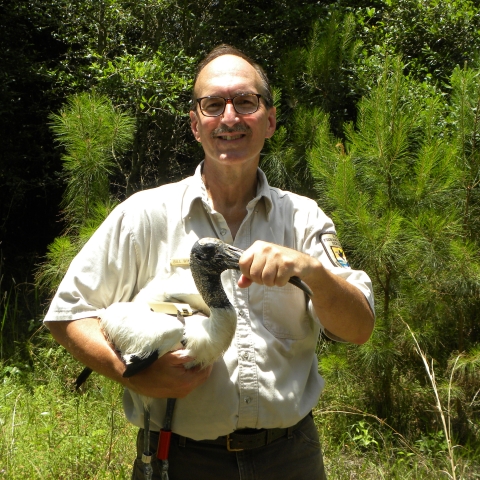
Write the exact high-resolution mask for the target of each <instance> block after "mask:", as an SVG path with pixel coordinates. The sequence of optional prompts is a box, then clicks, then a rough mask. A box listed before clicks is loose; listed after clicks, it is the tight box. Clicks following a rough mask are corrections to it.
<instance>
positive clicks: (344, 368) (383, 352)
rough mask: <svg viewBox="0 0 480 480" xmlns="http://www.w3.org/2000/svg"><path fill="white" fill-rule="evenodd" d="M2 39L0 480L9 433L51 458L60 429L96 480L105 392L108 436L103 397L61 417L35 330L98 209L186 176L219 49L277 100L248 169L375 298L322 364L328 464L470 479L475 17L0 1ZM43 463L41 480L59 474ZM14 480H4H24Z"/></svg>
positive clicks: (477, 332) (64, 376)
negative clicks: (354, 339) (194, 106)
mask: <svg viewBox="0 0 480 480" xmlns="http://www.w3.org/2000/svg"><path fill="white" fill-rule="evenodd" d="M365 3H368V5H366V4H365ZM0 19H1V20H0V28H1V30H0V33H1V35H0V46H1V48H0V60H1V61H2V63H1V64H2V71H1V72H0V75H1V78H2V80H3V81H2V83H1V86H0V92H1V94H0V111H1V113H2V114H1V115H0V124H1V125H0V131H2V136H3V138H4V141H3V144H2V147H3V148H2V151H1V164H0V179H1V186H2V188H1V189H0V202H1V206H0V217H1V218H0V239H1V243H0V289H1V291H0V293H1V297H0V308H1V310H0V313H1V316H0V333H1V338H0V362H1V363H0V378H1V379H3V386H2V387H1V389H0V399H1V400H0V429H1V430H2V439H4V440H3V443H0V458H3V457H4V455H5V458H8V462H7V463H5V464H0V477H1V476H2V474H3V473H5V474H6V475H10V476H11V478H16V477H14V475H13V473H12V471H11V470H9V469H11V468H13V465H15V466H16V467H19V463H18V461H19V460H18V457H16V452H17V450H16V449H15V448H13V445H14V443H15V442H17V443H18V442H19V440H18V438H19V437H17V436H15V435H14V432H15V428H16V427H15V425H16V423H15V422H16V421H15V415H18V414H20V412H21V414H22V415H23V416H24V417H25V419H24V420H22V422H24V423H25V424H26V425H31V426H33V427H34V428H33V429H31V431H35V432H37V435H38V436H40V437H42V436H45V435H47V436H48V438H49V443H48V444H49V445H50V447H51V448H54V447H55V446H57V445H59V443H60V440H58V439H57V440H55V435H67V436H69V435H73V434H72V433H71V432H70V430H68V428H77V433H76V434H75V435H77V434H78V435H79V437H78V438H80V437H81V438H82V439H81V440H79V442H80V444H81V445H80V446H79V447H78V449H79V452H83V453H81V455H87V453H88V452H90V453H88V455H90V456H89V457H88V461H89V462H92V472H93V471H94V470H95V468H97V467H99V463H98V461H99V460H94V457H95V455H96V454H98V451H97V450H95V449H93V447H92V446H91V444H90V443H89V442H90V440H91V439H90V440H89V441H87V440H86V439H85V438H86V437H84V436H83V433H82V434H81V435H80V433H79V428H80V427H79V426H81V425H83V424H84V422H85V420H83V419H82V417H81V415H80V413H79V412H80V410H81V408H84V407H83V406H84V405H85V404H84V403H83V402H88V401H92V402H93V404H97V402H98V404H99V405H100V404H102V401H103V396H104V393H103V392H104V391H107V392H110V393H108V395H107V394H106V398H107V397H108V398H107V407H105V405H104V406H103V407H102V411H103V412H104V416H108V415H109V416H108V418H113V416H114V414H113V413H108V414H107V413H105V411H109V412H113V407H111V408H110V407H109V406H108V405H115V408H117V407H116V405H117V404H116V403H115V402H116V401H117V400H115V398H117V397H115V395H118V392H117V393H116V394H115V393H114V394H113V395H112V396H110V394H111V392H112V391H113V392H115V390H114V388H113V387H112V386H111V385H110V386H109V383H108V382H106V381H104V380H100V379H98V380H97V382H98V383H97V384H95V389H94V392H92V393H91V394H89V395H90V396H91V397H92V398H90V396H87V397H85V398H84V397H82V399H81V400H79V399H75V398H74V397H73V396H72V394H71V392H70V391H69V390H68V389H65V388H64V387H62V386H61V384H59V381H58V379H59V378H60V379H61V380H62V381H65V382H66V381H70V380H71V378H72V377H73V375H75V368H80V367H79V366H78V365H77V364H76V363H74V362H71V361H69V360H67V358H68V357H66V356H65V355H64V353H62V350H61V349H59V348H58V347H55V346H54V344H52V343H51V342H50V340H49V339H48V336H47V335H46V334H45V332H44V331H42V329H41V327H40V320H41V318H42V313H43V311H44V308H45V306H46V305H47V304H48V299H49V296H50V295H51V292H52V290H53V289H54V288H55V286H56V285H57V284H58V281H59V279H60V278H61V276H62V274H63V272H64V271H65V268H66V267H67V266H68V263H69V261H70V260H71V258H72V256H73V255H74V254H75V252H76V251H78V249H79V248H80V247H81V245H82V244H83V242H84V241H85V240H86V239H87V238H88V237H89V235H90V234H91V233H92V231H93V230H94V229H95V228H96V226H97V225H98V224H99V222H101V221H102V219H103V218H104V217H105V215H106V214H107V213H108V212H109V211H110V209H111V208H112V206H113V205H115V203H117V202H118V201H121V200H122V199H124V198H126V197H127V196H129V195H130V194H132V193H133V192H135V191H137V190H139V189H143V188H148V187H151V186H153V185H159V184H162V183H165V182H168V181H172V180H175V179H179V178H182V177H184V176H186V175H189V174H190V173H191V172H192V171H193V169H194V167H195V166H196V164H197V163H198V161H199V160H200V159H201V153H202V152H201V149H200V148H199V147H198V146H197V145H196V144H195V142H193V138H192V136H191V134H190V132H189V126H188V115H187V113H188V108H189V98H190V92H191V82H192V76H193V72H194V69H195V64H196V62H197V61H198V59H199V58H201V57H202V56H203V55H204V54H205V53H206V52H207V51H209V50H210V49H211V48H212V47H213V46H215V45H217V44H219V43H222V42H227V43H231V44H233V45H235V46H238V47H239V48H241V49H243V50H245V51H246V52H247V53H249V54H250V55H251V56H252V57H253V58H255V59H257V60H258V61H259V62H260V63H261V64H262V65H264V66H265V68H266V69H267V72H268V75H269V77H270V80H271V82H272V84H273V86H274V88H275V102H276V105H277V109H278V118H279V127H278V130H277V132H276V134H275V135H274V137H273V138H272V139H271V140H270V141H269V142H268V144H267V145H266V148H265V152H264V156H263V157H262V168H263V169H264V170H265V171H266V173H267V175H268V176H269V178H270V180H271V182H272V183H273V184H275V185H277V186H280V187H282V188H287V189H290V190H294V191H297V192H300V193H302V194H305V195H308V196H311V197H312V198H315V199H317V200H318V202H319V204H320V205H321V207H322V208H323V209H324V210H325V211H326V212H327V213H328V214H329V215H331V216H332V218H333V219H334V221H335V223H336V225H337V229H338V232H339V234H340V238H341V240H342V243H343V245H344V247H345V249H346V251H347V256H348V258H349V261H350V263H351V264H352V265H353V266H354V267H355V268H362V269H364V270H366V271H367V272H368V273H369V275H370V276H371V278H372V280H373V282H374V287H375V295H376V310H377V326H376V330H375V333H374V335H373V337H372V339H371V340H370V341H369V342H368V343H367V344H366V345H364V346H362V347H355V346H351V345H344V344H335V343H332V342H329V341H327V340H325V339H323V340H322V341H321V342H320V344H319V365H320V367H319V368H320V370H321V372H322V374H323V375H324V376H325V377H326V379H327V389H326V391H325V394H324V395H323V397H322V399H321V400H320V403H319V406H318V410H317V417H316V418H317V420H318V422H319V428H320V430H321V432H322V437H323V440H324V443H325V449H326V454H327V462H328V455H329V454H330V455H332V456H335V457H336V458H347V460H345V462H346V463H348V462H350V461H351V464H350V466H346V465H343V467H342V468H343V470H345V471H348V469H351V470H352V471H355V472H356V474H358V475H359V476H360V477H359V478H385V477H386V478H439V476H440V475H445V478H447V477H450V478H478V477H475V472H478V471H479V470H480V467H479V465H478V457H479V451H480V412H479V406H480V321H479V313H478V312H479V311H480V310H479V307H480V289H479V286H480V254H479V241H480V220H479V219H480V211H479V209H480V147H479V140H480V122H479V120H480V117H479V107H478V106H479V104H480V70H479V68H478V67H479V65H478V63H477V58H476V57H475V55H476V52H478V51H479V47H480V6H479V5H478V2H474V1H460V0H452V1H449V2H439V1H436V0H377V1H372V2H358V1H354V0H351V1H347V0H345V1H341V0H338V1H336V2H334V1H331V2H322V4H319V3H318V2H316V1H302V2H300V1H296V2H287V1H283V0H282V1H278V2H268V3H266V2H260V1H248V0H247V1H243V2H239V1H238V0H198V1H197V2H189V1H186V0H185V1H183V0H143V1H137V2H130V1H120V0H102V1H93V0H74V1H66V0H50V1H49V2H46V1H44V0H28V1H24V2H16V1H14V0H4V1H3V3H2V4H1V5H0ZM47 245H48V248H47ZM47 387H48V388H47ZM112 389H113V390H112ZM52 391H54V392H56V395H57V396H58V398H59V401H60V402H61V403H62V402H63V403H62V404H65V405H67V407H68V408H66V409H65V412H73V411H74V410H75V408H76V412H77V413H76V414H74V413H64V414H61V415H60V413H59V412H58V411H57V410H55V409H53V407H52V410H47V409H45V411H48V412H50V413H49V414H45V415H44V416H43V417H41V422H40V420H39V418H40V417H38V415H40V413H41V412H40V413H39V412H38V411H37V410H38V409H43V408H46V407H42V406H41V405H42V401H45V402H49V403H50V404H51V403H52V402H53V400H52V398H49V397H48V395H46V392H47V393H48V392H50V393H51V392H52ZM75 405H76V407H75V408H74V406H75ZM79 405H83V406H82V407H81V408H80V407H79ZM102 405H103V404H102ZM21 406H23V408H24V409H26V410H20V407H21ZM85 408H86V407H85ZM109 408H110V410H108V409H109ZM42 411H43V410H42ZM52 416H53V417H55V419H56V420H55V422H57V423H55V422H50V421H49V420H48V419H50V418H51V417H52ZM59 419H61V420H59ZM99 421H100V420H99ZM39 422H40V423H39ZM42 422H43V423H42ZM69 422H70V423H71V425H70V426H69V427H68V428H67V427H66V425H67V424H69ZM112 422H113V420H112ZM59 423H60V424H59ZM41 425H43V427H42V426H41ZM75 425H76V427H75ZM111 425H113V423H112V424H111ZM105 428H106V427H105V426H101V427H98V431H102V432H103V433H106V431H107V430H108V429H107V430H105ZM118 428H119V429H120V431H123V429H125V428H128V427H126V426H125V425H124V424H121V425H120V426H119V427H118ZM113 431H114V428H113V426H112V428H111V430H110V437H109V438H110V439H112V438H113V433H112V432H113ZM69 432H70V433H69ZM7 433H8V434H7ZM84 433H85V432H84ZM99 435H100V434H99ZM85 436H88V435H87V433H85ZM29 438H30V437H29ZM62 438H63V437H62ZM75 438H77V437H75ZM109 441H110V443H109V444H108V445H107V446H106V447H105V449H106V451H108V455H107V456H108V461H105V457H102V458H103V460H102V461H104V463H103V464H102V465H103V466H102V467H101V468H103V469H104V470H102V472H106V473H105V475H111V476H112V477H115V476H116V475H122V472H124V471H125V470H124V469H125V468H128V467H126V466H125V465H126V464H124V463H121V462H120V464H121V467H118V465H117V464H116V463H115V462H113V461H112V460H111V458H113V457H111V455H113V454H112V448H113V447H112V444H113V443H115V442H114V441H113V440H109ZM35 442H40V440H39V438H38V437H32V439H31V443H29V448H33V447H32V444H35ZM55 442H56V443H55ZM82 442H83V443H82ZM112 442H113V443H112ZM82 445H83V447H85V449H86V450H85V449H83V447H82ZM89 445H90V446H89ZM454 445H460V446H461V448H456V449H453V448H452V447H453V446H454ZM26 448H27V447H25V449H26ZM88 448H90V450H88ZM92 449H93V450H92ZM21 451H22V449H21V448H19V449H18V454H19V455H20V452H21ZM85 452H87V453H85ZM92 452H93V453H92ZM94 454H95V455H94ZM365 454H367V455H366V457H365V458H364V457H362V456H363V455H365ZM65 455H66V458H69V459H70V460H71V462H72V463H68V462H67V463H68V465H70V466H71V465H73V464H75V462H78V461H79V460H78V459H79V457H78V456H77V457H75V455H74V453H73V452H67V453H66V454H65ZM72 455H73V457H72ZM345 456H346V457H345ZM45 458H47V457H45ZM85 458H86V457H85ZM359 458H363V460H361V461H360V460H359ZM366 458H368V461H367V460H366ZM70 460H69V461H70ZM52 462H53V463H52ZM52 462H47V465H46V466H45V467H42V468H40V466H39V467H38V468H37V472H38V477H39V478H42V476H43V477H45V475H46V474H45V471H47V470H44V468H45V469H48V468H50V469H53V470H54V471H55V472H56V473H55V475H54V477H58V478H60V476H61V475H65V472H68V471H69V469H68V468H67V466H65V470H63V472H64V473H63V474H59V473H58V472H60V471H62V468H63V467H61V465H56V464H55V461H54V460H52ZM129 462H130V459H127V464H128V463H129ZM475 462H476V464H475ZM114 464H115V465H117V466H114ZM328 465H329V471H330V473H331V474H332V478H354V477H349V476H347V474H346V473H342V468H340V467H339V465H336V464H335V463H333V462H329V463H328ZM455 465H456V466H457V468H456V469H455ZM26 468H27V467H26V466H25V465H23V466H22V468H21V469H20V471H19V473H18V478H20V477H22V475H23V477H22V478H24V476H25V475H27V476H29V477H32V475H36V473H30V472H34V470H35V469H34V468H33V469H32V470H29V468H30V467H28V469H27V470H25V469H26ZM2 469H3V470H5V472H3V473H2ZM53 470H52V471H53ZM70 471H71V470H70ZM440 471H444V472H447V473H443V474H441V473H439V472H440ZM20 472H23V473H22V474H20ZM26 472H28V474H27V473H26ZM40 472H41V473H40ZM108 472H110V473H108ZM112 472H116V473H112ZM405 472H407V473H405ZM102 475H103V474H102ZM397 475H398V477H397ZM92 476H93V474H92ZM409 476H410V477H409ZM9 478H10V477H9ZM52 478H53V477H52ZM78 478H82V477H81V476H80V477H78ZM83 478H84V477H83ZM355 478H356V477H355Z"/></svg>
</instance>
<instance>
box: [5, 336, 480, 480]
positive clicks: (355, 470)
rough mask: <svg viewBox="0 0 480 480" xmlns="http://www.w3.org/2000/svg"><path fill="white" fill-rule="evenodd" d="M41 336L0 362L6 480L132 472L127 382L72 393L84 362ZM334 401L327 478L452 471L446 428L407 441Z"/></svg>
mask: <svg viewBox="0 0 480 480" xmlns="http://www.w3.org/2000/svg"><path fill="white" fill-rule="evenodd" d="M37 343H38V342H37ZM40 343H41V345H40V346H38V345H37V346H36V347H35V348H32V349H31V352H30V355H31V358H32V362H31V364H32V366H31V367H29V366H28V365H23V366H22V365H19V367H11V366H10V367H5V366H4V367H3V370H2V364H0V479H11V480H16V479H25V478H28V479H45V478H54V479H67V478H68V479H82V480H83V479H129V478H130V471H131V464H132V462H133V459H134V457H135V437H136V428H134V427H132V426H131V425H130V424H128V423H127V422H126V420H125V417H124V415H123V410H122V401H121V394H122V389H121V387H120V386H119V385H117V384H115V383H114V382H111V381H109V380H107V379H104V378H102V377H100V376H99V375H93V376H92V377H91V378H90V379H89V381H88V384H87V388H86V390H85V392H84V393H83V394H77V393H75V392H74V391H73V390H72V383H73V380H74V379H75V377H76V375H77V374H78V373H79V372H80V371H81V368H82V367H81V365H80V364H78V363H77V362H76V361H75V360H73V359H72V358H71V357H70V355H68V354H67V353H66V352H65V351H64V350H63V348H61V347H59V346H57V345H56V344H55V342H54V341H53V340H51V339H50V338H49V337H48V336H44V337H43V339H42V341H41V342H40ZM327 388H330V389H331V391H332V390H333V391H334V389H335V386H334V385H332V384H329V385H328V386H327ZM332 405H333V403H332V397H331V395H329V396H328V397H325V398H321V399H320V402H319V404H318V407H317V409H315V411H314V413H315V421H316V424H317V427H318V429H319V432H320V437H321V441H322V445H323V451H324V457H325V465H326V468H327V473H328V478H329V480H347V479H348V480H353V479H367V480H376V479H392V480H395V479H398V480H400V479H401V480H406V479H415V480H417V479H418V480H422V479H425V480H441V479H443V478H445V479H448V478H451V475H450V474H449V471H450V458H449V455H448V447H447V444H446V442H445V438H444V436H443V435H442V432H440V433H437V434H431V435H424V436H422V437H421V438H419V439H416V440H412V439H410V440H407V439H405V438H404V437H402V436H401V435H400V434H398V432H395V431H394V430H393V429H392V428H390V427H389V426H388V425H386V424H385V423H384V422H382V421H381V420H380V419H378V418H377V417H375V416H374V415H369V414H366V413H364V412H361V411H358V410H355V409H353V408H351V407H350V408H349V407H345V408H336V409H332ZM455 459H456V478H457V479H458V480H460V479H461V480H470V479H472V480H473V479H480V467H479V462H478V456H475V454H474V453H471V452H468V451H467V450H466V449H460V448H459V449H457V450H456V456H455ZM475 461H476V464H475V463H474V462H475Z"/></svg>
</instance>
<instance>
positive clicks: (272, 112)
mask: <svg viewBox="0 0 480 480" xmlns="http://www.w3.org/2000/svg"><path fill="white" fill-rule="evenodd" d="M267 122H268V123H267V130H266V132H265V138H271V137H272V136H273V134H274V133H275V129H276V128H277V109H276V108H275V107H271V108H270V109H269V110H268V117H267Z"/></svg>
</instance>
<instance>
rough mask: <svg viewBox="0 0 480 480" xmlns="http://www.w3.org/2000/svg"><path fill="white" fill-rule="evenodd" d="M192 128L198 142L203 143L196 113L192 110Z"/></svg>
mask: <svg viewBox="0 0 480 480" xmlns="http://www.w3.org/2000/svg"><path fill="white" fill-rule="evenodd" d="M190 128H191V129H192V133H193V136H194V137H195V140H196V141H197V142H201V139H200V132H199V131H198V118H197V114H196V113H195V111H193V110H190Z"/></svg>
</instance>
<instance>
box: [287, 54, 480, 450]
mask: <svg viewBox="0 0 480 480" xmlns="http://www.w3.org/2000/svg"><path fill="white" fill-rule="evenodd" d="M404 72H405V69H404V65H403V64H402V62H401V61H400V60H399V59H395V58H387V60H386V63H385V66H384V69H383V72H382V73H381V75H380V76H379V79H378V81H377V83H376V85H375V86H373V87H372V88H371V89H370V93H369V94H368V95H366V96H365V97H364V98H362V100H361V101H360V102H359V103H358V115H357V121H356V123H355V124H353V123H351V124H349V125H346V127H345V130H344V135H345V138H346V140H345V141H344V142H342V141H340V140H338V139H335V137H334V136H333V135H332V134H331V130H330V128H329V127H328V124H329V122H328V116H327V115H325V116H324V121H323V122H318V128H317V129H316V132H315V137H314V142H313V145H311V147H309V148H307V151H306V159H307V161H308V165H309V168H310V172H311V175H312V177H313V178H314V180H315V188H316V191H317V195H318V199H319V203H320V205H321V206H323V207H324V208H326V210H327V212H328V213H329V214H330V215H331V216H332V218H333V220H334V221H335V224H336V227H337V230H338V232H339V234H340V238H341V239H342V243H343V244H344V247H345V249H346V251H347V256H348V257H349V260H350V263H351V264H353V265H354V266H355V268H362V269H364V270H366V271H367V272H368V273H369V274H370V276H371V277H372V280H373V285H374V288H375V296H376V310H377V325H376V328H375V332H374V334H373V337H372V339H371V340H370V341H369V342H368V343H367V344H365V345H363V346H362V347H360V348H351V352H350V355H349V357H348V358H350V359H351V361H349V362H347V364H345V357H344V356H343V355H342V356H340V357H338V355H339V353H338V351H331V352H330V353H329V354H328V353H327V359H320V366H321V370H322V373H324V374H325V375H326V378H327V380H329V379H330V377H332V367H331V366H332V365H337V372H336V374H335V375H334V376H333V377H332V379H333V381H337V382H338V380H339V378H341V377H342V376H344V377H345V376H348V375H347V373H339V370H340V369H342V368H343V369H346V370H348V371H349V372H350V375H355V373H354V372H356V371H358V368H359V365H361V366H362V368H361V371H362V372H366V376H367V377H368V378H369V380H368V382H367V383H368V387H367V388H368V391H369V395H368V397H369V400H368V401H367V400H365V399H363V400H362V401H361V402H358V400H357V401H356V402H355V405H358V407H359V408H365V409H367V411H368V410H369V409H372V410H370V411H372V412H373V413H374V414H376V415H378V416H380V417H381V418H386V419H388V421H389V422H391V424H392V425H393V426H394V427H395V428H400V429H402V430H403V431H409V430H410V429H414V428H418V427H420V428H423V427H421V425H418V424H415V423H413V420H414V418H415V417H408V416H403V412H405V411H406V410H407V409H416V408H418V405H415V404H416V402H415V401H414V400H413V398H409V397H408V396H404V395H403V393H402V389H403V388H404V386H403V385H404V383H405V381H406V379H408V382H415V383H417V384H418V385H422V384H423V383H424V382H425V372H424V371H423V370H422V369H417V367H414V365H415V364H416V363H417V362H418V359H415V358H414V357H412V354H411V352H412V344H411V341H409V340H408V336H406V335H405V332H404V326H403V324H402V322H401V321H400V320H401V319H403V320H404V321H406V322H407V323H408V324H410V326H411V328H413V329H415V332H416V335H417V334H418V338H419V339H420V341H421V342H422V343H423V344H424V345H426V346H428V348H429V352H430V354H431V355H432V356H433V357H434V358H435V359H436V360H437V361H439V362H440V365H441V367H440V368H441V369H443V371H446V369H447V362H448V361H449V358H450V356H451V354H452V352H454V351H455V350H460V351H463V350H464V349H465V348H471V347H473V346H474V345H475V344H476V343H478V342H479V341H480V334H479V333H480V332H479V331H478V330H479V329H478V328H477V323H478V322H477V320H476V319H477V314H476V313H475V312H476V311H477V305H478V299H479V293H480V292H479V289H478V286H479V282H480V270H479V268H480V257H479V253H478V252H479V244H478V239H479V236H478V227H477V220H478V215H477V214H473V215H470V212H471V211H475V212H477V210H476V209H477V208H478V197H477V195H478V193H479V185H478V183H477V179H478V178H479V177H478V172H479V170H478V163H477V158H478V151H477V150H478V147H477V143H476V137H477V121H476V111H477V105H478V101H479V98H480V95H479V93H480V92H479V90H478V87H477V78H478V73H477V72H476V71H474V72H471V71H469V70H468V69H457V70H456V71H455V72H454V74H453V76H452V82H451V89H452V94H451V96H450V99H451V102H450V106H449V108H445V102H444V100H443V99H442V97H441V96H440V95H438V94H436V93H435V91H434V90H431V89H425V88H423V86H422V85H421V84H419V83H417V82H416V81H415V80H414V79H413V78H412V77H409V76H406V75H405V73H404ZM303 114H304V115H310V116H311V118H317V117H318V112H317V111H316V110H314V109H312V110H310V111H307V110H305V111H304V112H303ZM293 128H295V127H293ZM288 148H290V149H292V148H293V149H294V148H295V145H289V144H288V143H285V145H284V146H283V149H284V150H286V149H288ZM453 305H454V308H452V306H453ZM347 348H348V347H347ZM330 355H333V356H334V357H335V360H334V359H329V357H330ZM337 357H338V358H337ZM445 374H446V372H445ZM459 378H460V377H459ZM364 381H365V379H364ZM472 384H473V378H471V379H470V380H469V381H468V382H466V383H462V382H461V381H460V380H459V381H457V382H456V383H455V385H454V386H453V387H452V388H451V389H450V390H449V393H448V395H453V396H455V398H456V399H458V405H457V412H456V413H455V415H454V414H453V412H451V413H452V415H453V416H454V417H455V419H454V420H453V421H454V423H455V424H456V431H457V437H458V438H459V439H460V438H461V439H462V441H463V442H464V441H466V439H467V438H475V436H476V434H477V432H476V429H475V428H473V427H472V425H473V423H472V422H471V421H470V425H471V426H470V427H468V423H467V420H466V419H467V418H470V419H472V418H473V417H474V416H475V414H474V413H473V410H472V409H470V408H468V407H467V406H466V405H467V404H466V402H465V400H462V398H463V399H466V396H465V395H467V396H469V397H470V398H472V397H473V395H474V394H475V392H474V391H473V390H472ZM426 392H428V390H427V391H426ZM426 392H423V393H422V394H421V395H422V396H423V395H425V394H426ZM445 392H446V391H444V392H443V395H444V396H445V398H446V395H447V393H445ZM467 392H468V394H467ZM462 396H463V397H462ZM452 398H453V397H452ZM443 403H445V404H446V402H443ZM462 405H463V406H462ZM400 412H402V413H400ZM423 415H424V417H425V419H426V418H427V416H426V415H425V414H423ZM416 421H418V417H417V420H415V422H416ZM357 433H358V432H357Z"/></svg>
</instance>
